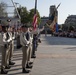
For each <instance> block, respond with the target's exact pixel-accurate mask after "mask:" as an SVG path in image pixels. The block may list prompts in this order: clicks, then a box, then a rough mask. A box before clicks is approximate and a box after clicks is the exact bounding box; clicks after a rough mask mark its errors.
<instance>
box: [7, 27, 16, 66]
mask: <svg viewBox="0 0 76 75" xmlns="http://www.w3.org/2000/svg"><path fill="white" fill-rule="evenodd" d="M8 33H9V34H10V38H11V42H10V52H9V65H14V64H15V63H14V62H12V56H13V50H14V39H15V33H14V29H13V28H12V27H9V29H8Z"/></svg>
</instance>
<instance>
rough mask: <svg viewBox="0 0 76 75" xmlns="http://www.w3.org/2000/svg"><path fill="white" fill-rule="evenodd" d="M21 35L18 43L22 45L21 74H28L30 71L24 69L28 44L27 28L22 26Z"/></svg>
mask: <svg viewBox="0 0 76 75" xmlns="http://www.w3.org/2000/svg"><path fill="white" fill-rule="evenodd" d="M21 28H22V33H21V35H20V43H21V45H22V53H23V57H22V72H23V73H29V72H30V71H29V70H27V69H26V64H27V59H28V50H29V44H30V42H29V41H28V40H27V39H26V36H25V35H26V33H27V30H28V28H27V27H26V26H22V27H21Z"/></svg>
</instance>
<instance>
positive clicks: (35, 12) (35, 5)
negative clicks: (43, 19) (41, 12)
mask: <svg viewBox="0 0 76 75" xmlns="http://www.w3.org/2000/svg"><path fill="white" fill-rule="evenodd" d="M36 10H37V0H35V11H34V14H36Z"/></svg>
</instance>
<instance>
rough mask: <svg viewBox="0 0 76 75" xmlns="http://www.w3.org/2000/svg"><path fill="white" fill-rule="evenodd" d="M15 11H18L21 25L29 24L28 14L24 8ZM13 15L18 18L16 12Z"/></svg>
mask: <svg viewBox="0 0 76 75" xmlns="http://www.w3.org/2000/svg"><path fill="white" fill-rule="evenodd" d="M17 10H18V12H19V15H20V17H21V23H22V24H24V23H28V22H29V20H28V15H29V12H28V11H27V8H26V7H19V8H17ZM14 14H15V17H18V14H17V12H16V10H15V11H14Z"/></svg>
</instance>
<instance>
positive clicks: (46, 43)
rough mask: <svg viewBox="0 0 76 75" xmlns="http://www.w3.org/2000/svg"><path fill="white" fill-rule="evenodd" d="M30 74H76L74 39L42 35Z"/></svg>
mask: <svg viewBox="0 0 76 75" xmlns="http://www.w3.org/2000/svg"><path fill="white" fill-rule="evenodd" d="M41 39H42V43H41V44H40V45H39V47H38V51H37V58H36V59H35V61H34V66H33V69H32V72H31V74H30V75H76V39H75V38H63V37H51V36H47V37H45V36H42V38H41Z"/></svg>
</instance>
